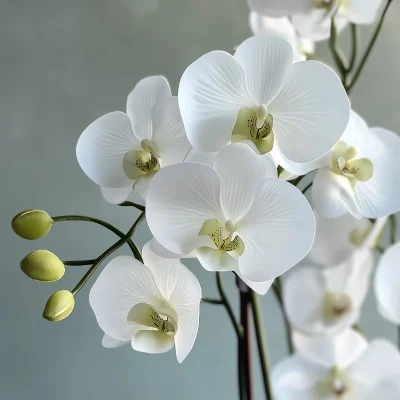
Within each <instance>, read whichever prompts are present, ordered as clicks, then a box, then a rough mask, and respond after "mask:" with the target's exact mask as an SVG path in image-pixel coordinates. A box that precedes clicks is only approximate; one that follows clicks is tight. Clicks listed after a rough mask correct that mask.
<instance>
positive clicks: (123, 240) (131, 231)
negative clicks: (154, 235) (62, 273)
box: [71, 212, 145, 296]
mask: <svg viewBox="0 0 400 400" xmlns="http://www.w3.org/2000/svg"><path fill="white" fill-rule="evenodd" d="M144 217H145V213H144V212H142V213H141V214H140V216H139V218H138V219H137V220H136V221H135V223H134V224H133V225H132V227H131V229H129V231H128V233H127V234H126V235H124V236H123V237H122V238H121V239H120V240H118V242H116V243H114V244H113V245H112V246H111V247H110V248H108V249H107V250H106V251H105V252H104V253H102V254H101V255H100V256H99V257H97V259H96V262H95V263H94V264H93V265H92V266H91V268H90V269H89V270H88V271H87V272H86V274H85V275H84V276H83V278H82V279H81V280H80V281H79V282H78V284H77V285H76V286H75V287H74V288H73V289H72V291H71V292H72V294H73V295H74V296H76V295H77V294H78V293H79V291H80V290H81V289H82V288H83V286H84V285H85V283H86V282H87V281H88V280H89V279H90V277H91V276H92V275H93V274H94V272H95V271H96V269H97V268H98V267H99V265H100V264H101V263H102V262H103V261H104V260H105V259H106V258H107V257H108V256H109V255H110V254H112V253H113V252H114V251H116V250H118V249H119V248H120V247H121V246H122V245H123V244H124V243H126V242H127V241H128V240H129V239H130V237H131V236H132V235H133V234H134V232H135V231H136V229H137V227H138V226H139V224H140V223H141V222H142V221H143V219H144ZM139 261H141V262H143V259H142V256H141V255H140V259H139Z"/></svg>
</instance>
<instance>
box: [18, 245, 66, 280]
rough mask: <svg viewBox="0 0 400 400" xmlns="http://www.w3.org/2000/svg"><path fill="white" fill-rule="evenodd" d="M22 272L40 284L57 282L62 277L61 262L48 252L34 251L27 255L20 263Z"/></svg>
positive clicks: (63, 269) (62, 268)
mask: <svg viewBox="0 0 400 400" xmlns="http://www.w3.org/2000/svg"><path fill="white" fill-rule="evenodd" d="M21 269H22V271H23V272H24V273H25V274H26V275H28V276H29V278H32V279H35V280H36V281H40V282H54V281H58V280H59V279H61V278H62V277H63V276H64V273H65V266H64V264H63V262H62V261H61V260H60V259H59V258H58V257H57V256H56V255H55V254H53V253H52V252H50V251H48V250H36V251H33V252H32V253H29V254H28V255H27V256H25V257H24V258H23V260H22V261H21Z"/></svg>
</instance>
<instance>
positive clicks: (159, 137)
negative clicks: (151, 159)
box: [151, 96, 190, 167]
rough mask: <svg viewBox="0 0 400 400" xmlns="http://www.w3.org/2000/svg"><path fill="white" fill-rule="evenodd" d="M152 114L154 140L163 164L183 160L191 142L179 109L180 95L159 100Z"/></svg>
mask: <svg viewBox="0 0 400 400" xmlns="http://www.w3.org/2000/svg"><path fill="white" fill-rule="evenodd" d="M151 116H152V121H153V137H152V142H154V143H155V144H156V147H157V152H158V155H159V156H160V158H161V162H162V166H163V167H165V166H166V165H170V164H176V163H178V162H182V161H183V160H184V159H185V157H186V156H187V154H188V152H189V149H190V143H189V141H188V140H187V136H186V132H185V128H184V126H183V121H182V117H181V113H180V111H179V105H178V97H177V96H168V97H165V98H164V99H162V100H160V101H158V102H157V103H156V104H155V105H154V107H153V108H152V110H151Z"/></svg>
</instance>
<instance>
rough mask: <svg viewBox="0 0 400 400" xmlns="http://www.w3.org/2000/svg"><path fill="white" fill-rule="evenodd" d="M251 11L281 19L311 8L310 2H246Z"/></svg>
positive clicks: (260, 0)
mask: <svg viewBox="0 0 400 400" xmlns="http://www.w3.org/2000/svg"><path fill="white" fill-rule="evenodd" d="M248 3H249V7H250V9H251V10H253V11H257V12H258V13H260V14H264V15H268V16H270V17H283V16H285V15H293V14H297V13H300V12H304V11H308V10H310V9H311V7H312V2H311V1H310V0H279V1H276V0H248Z"/></svg>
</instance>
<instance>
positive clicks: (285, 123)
mask: <svg viewBox="0 0 400 400" xmlns="http://www.w3.org/2000/svg"><path fill="white" fill-rule="evenodd" d="M269 109H270V112H271V114H272V115H273V117H274V133H275V140H276V141H277V144H278V145H279V148H280V150H281V151H282V153H283V154H284V155H285V156H286V157H287V158H288V159H290V160H292V161H294V162H298V163H306V162H310V161H314V160H316V159H318V158H319V157H321V156H323V155H324V154H325V153H326V152H328V151H329V150H330V149H331V148H332V147H333V146H334V144H335V143H336V142H337V141H338V140H339V138H340V137H341V136H342V134H343V132H344V130H345V129H346V126H347V123H348V121H349V114H350V104H349V99H348V97H347V95H346V92H345V90H344V88H343V85H342V83H341V82H340V79H339V77H338V76H337V75H336V73H335V72H334V71H332V70H331V69H330V68H329V67H327V66H326V65H325V64H322V63H320V62H317V61H300V62H298V63H295V64H293V65H292V67H291V68H290V70H289V72H288V76H287V78H286V80H285V83H284V86H283V88H282V90H281V91H280V92H279V94H278V95H277V97H276V98H275V99H274V100H273V101H272V103H271V104H270V106H269Z"/></svg>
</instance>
